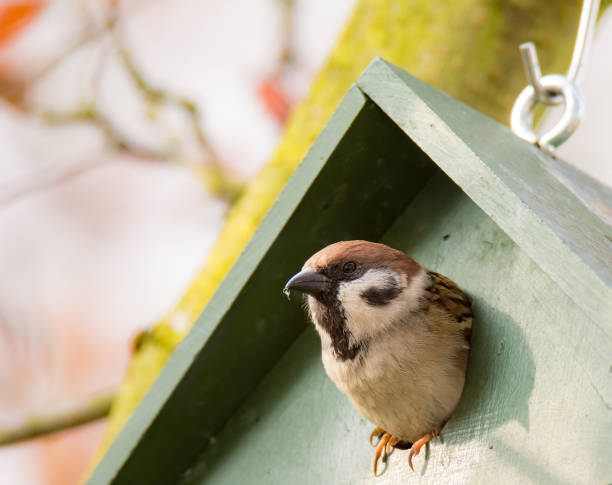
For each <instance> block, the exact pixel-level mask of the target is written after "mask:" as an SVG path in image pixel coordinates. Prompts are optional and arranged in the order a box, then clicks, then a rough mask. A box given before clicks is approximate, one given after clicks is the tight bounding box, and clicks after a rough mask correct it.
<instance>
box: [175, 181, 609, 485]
mask: <svg viewBox="0 0 612 485" xmlns="http://www.w3.org/2000/svg"><path fill="white" fill-rule="evenodd" d="M382 241H383V242H384V243H386V244H388V245H391V246H393V247H395V248H398V249H401V250H402V251H405V252H406V253H407V254H410V255H412V256H413V257H414V258H415V259H416V260H417V261H419V262H420V263H421V264H423V265H425V266H427V267H428V268H431V269H434V270H435V271H439V272H441V273H444V274H445V275H448V276H449V277H451V278H452V279H453V280H454V281H456V282H457V283H459V284H460V286H461V287H462V288H463V289H464V290H465V291H467V292H468V293H469V295H470V296H471V297H472V300H473V309H474V329H473V338H472V353H471V357H470V363H469V368H468V378H467V384H466V387H465V390H464V394H463V398H462V400H461V403H460V405H459V408H458V409H457V411H456V412H455V415H454V416H453V417H452V419H451V420H450V422H449V423H448V425H447V426H446V428H445V430H444V431H443V433H442V436H441V438H440V439H438V440H434V441H432V443H431V445H430V448H429V452H428V453H427V458H425V457H422V456H418V457H416V458H415V459H414V465H415V470H416V471H415V472H412V471H411V470H410V468H409V467H408V462H407V453H408V452H407V451H402V450H395V451H394V452H393V454H392V455H391V456H390V457H389V459H388V461H387V469H386V471H385V472H384V474H383V475H382V476H381V477H378V478H374V476H373V474H372V457H373V447H372V446H371V445H370V444H369V443H368V437H369V435H370V432H371V431H372V429H373V424H372V423H369V422H367V421H366V420H365V419H363V418H362V417H360V415H359V414H358V413H357V411H356V410H355V409H354V407H353V406H352V405H351V403H350V401H349V400H348V399H347V398H346V396H344V395H343V394H342V393H341V392H340V391H339V390H338V389H336V387H335V386H334V384H333V383H332V382H331V381H330V380H329V378H328V377H327V376H326V375H325V372H324V370H323V365H322V363H321V344H320V342H319V338H318V336H317V335H316V332H315V331H314V329H312V328H308V329H306V330H305V331H304V332H303V333H302V335H301V336H300V337H299V338H298V339H297V341H296V342H295V343H294V344H293V345H292V346H291V347H290V348H289V349H288V350H287V352H286V353H285V354H284V355H283V357H282V359H281V360H280V361H279V363H278V364H277V365H276V366H275V368H274V369H273V370H272V371H271V372H270V374H268V375H267V376H266V377H265V378H264V379H263V381H262V383H261V385H260V386H259V387H258V389H257V390H256V391H255V392H254V393H253V395H252V396H250V397H249V398H248V399H247V400H246V402H245V403H244V404H243V405H242V406H241V408H240V410H239V411H238V412H237V413H236V414H235V415H234V416H233V417H232V418H231V420H230V421H229V422H228V424H227V425H226V427H225V428H224V429H223V431H222V432H221V433H219V435H218V436H216V437H215V441H214V444H213V445H211V446H210V447H209V448H208V449H207V451H206V452H205V453H204V454H203V455H202V456H201V457H200V459H199V460H198V464H197V465H196V467H195V468H194V469H193V470H191V472H190V474H189V476H188V477H187V478H186V479H185V481H184V482H183V483H184V484H185V485H186V484H209V483H210V484H213V483H214V484H216V485H218V484H235V483H245V477H248V479H247V482H246V483H266V484H268V483H269V484H273V483H279V484H280V483H295V484H312V483H337V484H344V483H346V484H355V483H380V484H397V483H406V484H408V483H421V484H429V483H431V484H439V483H449V484H450V483H457V484H459V483H462V484H465V483H469V484H479V483H482V484H491V483H509V484H510V483H512V484H516V483H521V484H523V483H525V484H527V483H533V484H542V483H562V484H565V483H567V484H570V483H606V480H608V479H609V477H610V473H611V465H610V461H609V460H608V459H607V457H606V455H607V453H608V452H607V448H606V443H607V442H608V440H609V436H610V435H609V432H610V420H609V410H607V408H606V406H605V403H604V402H603V401H602V396H600V395H599V392H598V390H597V389H596V388H595V387H594V385H593V383H592V382H591V380H590V379H588V378H587V377H586V376H587V375H588V374H590V373H592V372H594V371H595V372H596V369H595V370H594V369H592V367H593V366H594V364H595V366H596V363H594V362H593V361H592V358H591V354H592V353H593V351H594V348H593V344H594V342H595V341H596V339H597V338H605V336H604V335H601V334H599V333H598V332H597V329H596V325H595V324H594V322H593V321H591V320H590V319H589V318H588V317H587V316H586V315H585V314H584V312H583V311H582V310H581V309H580V308H579V307H578V306H577V305H576V304H574V303H573V302H572V301H571V300H570V299H568V298H567V297H566V296H565V294H564V293H563V292H562V291H561V290H560V288H559V287H558V286H557V285H556V284H555V283H554V282H553V281H552V280H551V279H550V277H548V276H547V275H546V274H545V273H544V272H543V271H542V270H541V269H540V268H539V267H538V265H537V264H536V263H534V262H533V260H532V259H531V258H530V257H529V256H527V255H526V254H525V252H524V251H522V250H521V249H520V248H519V247H518V246H517V245H516V244H515V243H514V242H513V241H512V240H511V239H510V238H509V237H508V236H507V235H506V234H505V233H504V231H502V230H501V229H500V228H499V226H497V224H495V223H494V222H493V221H492V220H491V218H490V217H488V216H487V215H486V214H485V213H484V212H483V211H482V210H481V209H480V208H479V207H478V206H477V205H476V204H475V203H474V202H473V201H472V200H471V199H470V198H469V197H467V196H466V195H465V194H464V193H463V192H462V191H461V189H459V187H457V185H455V184H454V183H453V182H452V181H451V180H449V178H448V177H447V176H445V175H444V174H442V173H439V172H438V173H437V174H436V175H435V176H434V177H433V178H432V179H431V180H430V182H429V183H428V184H427V185H426V186H425V187H424V189H423V190H422V191H421V193H420V194H419V196H418V197H417V198H416V199H415V200H414V201H413V202H412V204H410V206H409V207H408V208H407V209H406V211H405V212H404V213H403V214H402V215H401V216H400V217H399V218H398V219H397V220H396V221H395V223H394V224H393V226H392V227H391V228H390V230H389V231H387V232H386V233H385V235H384V236H383V237H382ZM408 351H409V349H407V352H408ZM411 398H412V397H411V396H398V399H411ZM586 410H588V412H587V411H586ZM569 449H571V455H572V458H571V459H568V450H569Z"/></svg>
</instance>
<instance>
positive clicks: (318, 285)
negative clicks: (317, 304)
mask: <svg viewBox="0 0 612 485" xmlns="http://www.w3.org/2000/svg"><path fill="white" fill-rule="evenodd" d="M329 284H330V279H329V278H328V277H327V276H325V275H323V274H321V273H316V272H314V271H310V270H308V269H306V270H304V271H300V272H299V273H298V274H296V275H295V276H294V277H293V278H291V279H290V280H289V281H287V284H286V285H285V288H284V289H283V293H285V294H286V295H287V294H288V293H289V291H290V290H297V291H301V292H302V293H307V294H309V295H312V296H317V295H319V294H321V293H323V292H324V291H327V290H328V289H329Z"/></svg>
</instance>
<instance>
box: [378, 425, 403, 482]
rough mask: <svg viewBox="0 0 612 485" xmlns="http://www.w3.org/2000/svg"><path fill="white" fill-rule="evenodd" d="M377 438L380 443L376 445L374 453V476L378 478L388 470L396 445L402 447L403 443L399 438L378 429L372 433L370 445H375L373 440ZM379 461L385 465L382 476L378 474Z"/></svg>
mask: <svg viewBox="0 0 612 485" xmlns="http://www.w3.org/2000/svg"><path fill="white" fill-rule="evenodd" d="M375 436H376V437H378V442H377V444H376V452H375V453H374V467H373V468H374V476H375V477H378V476H380V475H382V474H383V473H384V472H385V470H386V469H387V460H388V458H389V457H390V456H391V454H392V453H393V451H394V450H395V447H396V445H401V444H402V443H403V442H402V441H401V440H400V439H399V438H397V437H395V436H393V435H391V434H389V433H387V432H386V431H385V430H384V429H382V428H376V429H375V430H374V431H372V434H371V435H370V444H373V443H372V438H374V437H375ZM381 456H382V458H381ZM379 459H380V460H381V461H382V462H383V463H384V464H385V468H384V469H383V471H382V472H381V473H380V474H378V460H379Z"/></svg>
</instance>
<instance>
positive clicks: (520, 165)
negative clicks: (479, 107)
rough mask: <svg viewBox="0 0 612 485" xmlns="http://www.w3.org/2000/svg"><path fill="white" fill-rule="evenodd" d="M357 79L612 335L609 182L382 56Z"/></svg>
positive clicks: (610, 203) (611, 243)
mask: <svg viewBox="0 0 612 485" xmlns="http://www.w3.org/2000/svg"><path fill="white" fill-rule="evenodd" d="M357 85H358V86H359V87H360V88H361V89H362V90H363V92H364V93H365V94H366V95H367V96H369V97H370V98H371V99H372V100H374V101H375V102H376V104H378V105H379V106H380V107H381V109H382V110H383V111H384V112H385V113H387V114H388V115H389V117H390V118H392V119H393V120H394V121H395V122H396V123H397V124H398V126H400V127H401V128H402V130H403V131H404V133H406V134H407V135H408V136H409V137H410V138H411V139H412V140H414V142H415V143H416V144H417V145H419V147H420V148H421V149H423V151H424V152H425V153H427V154H428V155H429V156H430V157H431V158H432V159H434V160H435V162H436V164H437V165H438V166H439V167H440V168H441V169H442V170H443V171H444V172H445V173H446V174H448V175H449V176H450V177H451V179H452V180H454V181H455V182H456V183H457V184H458V185H459V186H460V187H461V188H462V189H463V190H464V191H465V193H466V194H468V195H469V196H470V197H471V198H472V199H473V200H474V201H475V202H476V203H477V204H478V205H479V206H480V207H481V208H482V209H483V210H484V211H485V212H486V213H487V214H488V215H489V216H490V217H491V218H492V219H493V220H494V221H495V222H496V223H497V224H499V226H500V227H501V228H502V229H503V230H504V231H506V233H507V234H508V235H509V236H510V237H511V238H512V239H513V240H514V241H515V242H516V243H517V244H518V245H519V246H520V247H521V248H522V249H524V250H525V252H526V253H527V254H528V255H529V256H530V257H532V258H533V259H534V261H535V262H536V263H537V264H539V265H540V266H541V267H542V269H543V270H544V271H545V272H546V273H548V274H550V276H551V277H552V278H553V280H554V281H556V282H557V284H559V286H560V287H561V288H562V289H563V291H565V293H566V294H567V295H568V296H569V297H570V298H571V299H573V300H574V302H575V303H576V304H578V306H580V307H581V308H583V309H584V311H585V312H586V313H587V315H589V316H590V317H591V319H592V320H593V321H594V322H595V323H596V324H597V325H599V326H600V327H601V328H602V330H603V331H604V332H605V333H606V334H607V335H609V336H612V225H611V222H610V221H611V219H612V190H611V189H609V188H607V187H605V186H603V185H601V184H598V183H597V182H595V181H593V180H592V179H590V178H589V177H588V176H586V175H584V174H582V175H581V176H580V175H577V174H579V172H578V171H577V170H573V171H572V170H571V169H569V168H568V167H567V165H566V164H564V163H562V162H558V161H555V160H553V159H552V158H550V157H548V156H546V155H544V154H542V153H541V152H540V151H539V150H538V149H536V148H535V147H533V146H531V145H528V144H527V143H525V142H524V141H522V140H520V139H518V138H517V137H516V136H514V135H513V134H512V133H511V132H510V131H509V130H508V129H507V128H506V127H505V126H502V125H500V124H499V123H496V122H495V121H493V120H491V119H490V118H488V117H486V116H484V115H483V114H481V113H479V112H477V111H475V110H473V109H471V108H470V107H469V106H466V105H464V104H463V103H461V102H459V101H457V100H455V99H453V98H451V97H450V96H448V95H446V94H445V93H443V92H441V91H439V90H437V89H435V88H433V87H432V86H430V85H428V84H425V83H423V82H422V81H419V80H418V79H416V78H414V77H412V76H410V75H409V74H408V73H406V72H405V71H403V70H401V69H399V68H397V67H396V66H393V65H391V64H389V63H387V62H385V61H384V60H382V59H377V60H375V61H373V62H372V63H371V64H370V66H369V67H368V69H366V71H365V72H364V73H363V75H362V76H361V77H360V78H359V81H358V82H357ZM570 172H571V176H572V177H573V178H574V180H573V182H572V186H569V185H567V182H568V179H570V177H568V175H569V174H570ZM576 177H578V178H576ZM576 187H579V188H578V189H576ZM585 196H586V197H585ZM593 201H596V204H595V207H596V208H597V209H596V210H595V211H594V210H592V209H591V208H590V206H589V204H590V203H593ZM611 397H612V396H611Z"/></svg>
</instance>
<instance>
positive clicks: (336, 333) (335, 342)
mask: <svg viewBox="0 0 612 485" xmlns="http://www.w3.org/2000/svg"><path fill="white" fill-rule="evenodd" d="M325 300H327V299H325V298H324V299H322V300H317V299H315V298H312V299H311V300H310V303H309V304H310V311H311V312H312V316H313V318H314V319H316V322H317V324H318V325H319V326H320V327H321V328H322V329H323V330H324V331H325V332H327V334H328V335H329V337H330V339H331V342H332V347H333V348H334V352H335V354H336V356H337V357H338V359H339V360H341V361H346V360H353V359H355V358H356V357H357V356H358V355H359V354H360V352H361V351H362V350H364V349H365V347H366V342H359V343H357V344H351V336H352V334H351V332H350V330H349V329H348V327H347V325H346V315H345V313H344V309H343V308H342V305H341V304H340V302H339V301H338V300H337V298H336V297H335V296H334V297H333V298H329V301H325Z"/></svg>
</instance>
